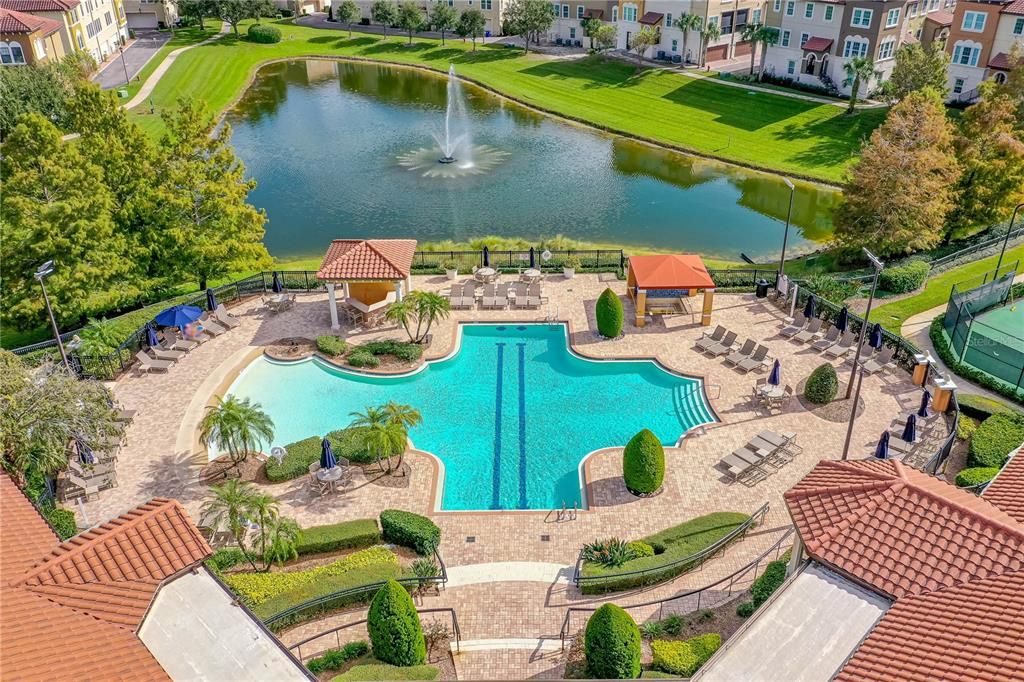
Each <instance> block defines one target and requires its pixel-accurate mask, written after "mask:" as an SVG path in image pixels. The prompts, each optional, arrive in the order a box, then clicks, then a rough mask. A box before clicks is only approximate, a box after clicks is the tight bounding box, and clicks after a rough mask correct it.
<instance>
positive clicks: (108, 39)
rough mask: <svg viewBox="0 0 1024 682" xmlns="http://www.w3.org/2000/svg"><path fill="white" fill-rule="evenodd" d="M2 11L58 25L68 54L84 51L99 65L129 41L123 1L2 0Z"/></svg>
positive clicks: (0, 5) (0, 2) (63, 45)
mask: <svg viewBox="0 0 1024 682" xmlns="http://www.w3.org/2000/svg"><path fill="white" fill-rule="evenodd" d="M0 9H6V10H12V11H14V12H21V13H23V14H30V15H32V16H35V17H41V18H44V19H49V20H52V21H55V22H57V23H58V24H59V25H60V28H59V30H58V34H59V36H60V39H61V44H62V47H63V50H64V53H65V54H70V53H71V52H74V51H76V50H84V51H86V52H88V53H89V54H91V55H92V57H93V58H94V59H95V60H96V61H98V62H102V61H103V60H104V59H106V58H107V57H108V56H110V55H111V54H113V53H114V52H116V51H117V46H118V45H120V44H123V43H124V41H125V40H127V39H128V22H127V19H126V17H125V11H124V6H123V5H122V4H121V0H0Z"/></svg>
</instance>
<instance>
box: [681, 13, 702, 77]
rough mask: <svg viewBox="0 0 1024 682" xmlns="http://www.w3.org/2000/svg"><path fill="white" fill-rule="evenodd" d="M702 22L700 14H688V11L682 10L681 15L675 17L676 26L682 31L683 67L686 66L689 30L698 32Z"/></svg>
mask: <svg viewBox="0 0 1024 682" xmlns="http://www.w3.org/2000/svg"><path fill="white" fill-rule="evenodd" d="M703 23H704V20H703V19H701V16H700V15H699V14H690V13H688V12H683V13H682V14H681V15H679V18H678V19H676V28H678V29H679V30H680V31H682V32H683V67H684V68H685V67H686V38H687V36H688V35H689V33H690V31H697V32H700V28H701V25H702V24H703Z"/></svg>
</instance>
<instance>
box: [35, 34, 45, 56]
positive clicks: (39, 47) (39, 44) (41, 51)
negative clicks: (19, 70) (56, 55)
mask: <svg viewBox="0 0 1024 682" xmlns="http://www.w3.org/2000/svg"><path fill="white" fill-rule="evenodd" d="M45 57H46V43H44V42H43V39H42V38H36V59H43V58H45Z"/></svg>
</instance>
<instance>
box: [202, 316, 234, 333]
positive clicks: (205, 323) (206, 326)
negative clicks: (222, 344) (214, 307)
mask: <svg viewBox="0 0 1024 682" xmlns="http://www.w3.org/2000/svg"><path fill="white" fill-rule="evenodd" d="M199 324H200V325H202V330H203V332H204V333H206V334H210V335H212V336H220V335H221V334H223V333H225V332H226V331H227V327H222V326H220V325H219V324H217V323H216V322H215V321H214V319H213V316H212V315H210V313H203V314H202V316H200V318H199Z"/></svg>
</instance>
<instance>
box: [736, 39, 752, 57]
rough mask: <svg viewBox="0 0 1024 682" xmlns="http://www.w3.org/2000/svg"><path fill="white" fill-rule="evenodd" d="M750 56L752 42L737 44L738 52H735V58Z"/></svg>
mask: <svg viewBox="0 0 1024 682" xmlns="http://www.w3.org/2000/svg"><path fill="white" fill-rule="evenodd" d="M749 55H750V41H747V42H739V43H736V51H735V52H733V56H734V57H744V56H749Z"/></svg>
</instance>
